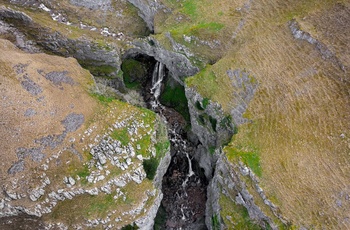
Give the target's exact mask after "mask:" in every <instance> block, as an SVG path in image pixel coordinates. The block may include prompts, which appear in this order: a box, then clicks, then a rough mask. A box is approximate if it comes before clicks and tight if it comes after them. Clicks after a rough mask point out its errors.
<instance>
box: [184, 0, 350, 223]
mask: <svg viewBox="0 0 350 230" xmlns="http://www.w3.org/2000/svg"><path fill="white" fill-rule="evenodd" d="M185 2H189V1H185ZM336 2H337V1H307V2H305V1H297V0H294V1H279V0H275V1H265V0H261V1H254V2H253V3H252V5H251V8H250V10H249V11H248V12H246V13H245V12H244V11H238V10H237V8H238V7H241V8H242V2H235V3H230V4H229V5H230V6H229V7H227V4H228V2H227V1H220V3H218V6H219V7H218V8H217V10H214V9H213V8H212V7H210V5H208V6H209V8H210V9H211V10H213V12H212V13H211V14H209V15H208V14H200V15H198V16H197V18H200V19H201V20H208V21H211V20H212V18H213V15H218V14H223V15H222V16H220V17H223V18H225V20H224V21H221V23H223V24H225V27H224V28H223V29H222V31H220V32H219V33H227V34H230V35H232V36H233V32H232V30H228V29H227V28H229V27H232V25H235V26H237V28H238V25H239V19H240V18H243V19H244V21H245V25H244V26H243V28H242V29H241V30H238V33H237V36H236V38H235V39H232V40H227V41H226V40H225V42H224V43H226V44H229V51H228V52H227V55H226V56H225V57H224V58H222V59H221V60H219V61H218V62H217V63H215V64H214V65H212V66H207V67H206V68H205V70H203V71H202V72H200V73H199V74H198V75H196V76H195V77H194V78H190V79H188V80H187V84H188V85H189V86H191V87H195V88H197V89H198V91H199V92H200V93H201V94H202V95H203V96H204V97H208V98H210V99H212V100H214V101H217V102H219V103H220V104H221V105H222V106H223V108H224V109H225V111H227V112H229V111H230V110H231V109H232V108H234V107H235V105H236V101H237V98H234V96H233V93H234V92H233V89H232V88H231V87H230V84H231V83H230V82H229V78H228V76H227V75H226V70H228V69H241V70H244V69H245V70H246V71H248V72H249V73H250V74H251V75H253V76H254V77H255V78H256V80H257V81H258V83H259V86H258V90H257V92H256V95H255V97H254V99H253V100H252V101H251V103H250V105H249V107H248V111H247V112H246V114H245V116H246V117H247V118H249V119H251V120H252V123H251V124H244V125H242V126H241V127H239V133H238V135H237V136H236V137H235V138H234V139H233V140H232V142H231V143H230V145H229V146H228V147H226V148H225V151H226V153H227V155H228V157H229V159H231V160H232V161H236V160H237V157H234V154H233V152H232V151H237V149H239V150H240V151H241V152H247V153H250V154H251V153H252V152H253V153H254V154H258V156H259V158H260V166H261V171H262V176H261V185H262V187H263V189H264V190H265V191H266V192H267V194H268V197H270V198H271V199H272V200H274V201H275V202H276V203H277V205H279V207H280V209H281V211H282V214H283V215H284V216H286V217H287V218H288V219H289V220H291V221H292V222H293V224H295V225H298V226H301V225H303V226H307V227H315V228H320V227H321V226H329V227H331V228H338V227H340V226H343V224H347V225H348V224H349V223H346V222H344V220H345V218H346V217H348V216H347V215H348V213H347V212H346V210H349V206H348V204H346V203H345V198H344V195H342V194H344V193H348V192H349V187H347V185H348V184H349V180H350V179H349V173H350V169H349V167H348V165H349V161H350V160H349V152H350V146H349V145H350V141H349V136H350V133H349V129H350V126H349V120H350V114H349V111H350V104H349V83H348V82H349V76H348V74H347V73H344V72H342V71H341V70H340V69H339V68H338V67H337V66H336V65H334V64H332V63H331V62H329V61H326V60H323V59H322V57H321V55H320V53H319V52H318V51H317V50H316V49H315V47H314V46H313V45H310V44H308V43H307V42H305V41H298V40H295V39H294V38H293V37H292V35H291V32H290V30H289V28H288V25H287V23H288V21H289V20H291V19H292V18H293V17H296V18H297V19H299V20H301V19H303V18H304V17H306V18H304V20H303V21H302V22H303V23H302V26H304V27H303V28H305V29H308V28H313V30H308V31H309V32H310V33H311V34H312V35H313V36H314V37H316V38H318V39H320V40H321V41H323V42H324V43H325V44H327V45H329V47H330V49H331V50H332V51H334V52H336V55H337V56H339V59H341V61H342V62H343V64H344V65H345V66H349V64H350V60H349V57H348V52H346V50H347V51H349V43H348V42H346V41H347V40H346V39H348V38H347V36H346V34H348V32H349V31H348V28H345V27H343V28H342V29H339V28H338V29H334V28H337V26H338V25H337V21H336V19H335V18H337V17H339V15H337V13H338V12H339V10H334V8H333V7H334V5H335V3H336ZM338 2H343V4H346V5H347V7H349V4H348V3H346V2H345V1H338ZM206 4H207V1H203V4H202V5H205V6H206ZM208 4H209V3H208ZM221 5H226V7H225V10H223V9H221V8H220V6H221ZM197 12H198V11H197ZM203 12H204V11H203ZM327 14H328V16H327ZM322 15H326V16H322ZM332 15H333V16H332ZM342 16H343V17H346V16H344V12H343V15H342ZM220 17H216V18H218V20H220ZM330 19H333V20H330ZM332 23H333V24H332ZM338 23H339V22H338ZM343 23H344V22H343ZM329 28H333V29H332V32H333V33H336V32H338V33H339V34H334V35H333V36H332V35H329V33H327V30H328V29H329ZM327 35H328V37H327ZM218 36H220V35H218ZM183 43H184V42H183ZM341 78H342V79H347V82H344V81H341V80H340V79H341ZM231 95H232V96H231ZM341 134H344V135H345V137H344V138H342V137H341V136H340V135H341ZM234 149H236V150H234ZM246 158H248V157H246ZM253 163H254V162H253ZM340 202H341V203H342V205H341V206H340V205H339V204H340ZM337 204H338V205H337ZM336 226H337V227H336ZM343 227H344V226H343Z"/></svg>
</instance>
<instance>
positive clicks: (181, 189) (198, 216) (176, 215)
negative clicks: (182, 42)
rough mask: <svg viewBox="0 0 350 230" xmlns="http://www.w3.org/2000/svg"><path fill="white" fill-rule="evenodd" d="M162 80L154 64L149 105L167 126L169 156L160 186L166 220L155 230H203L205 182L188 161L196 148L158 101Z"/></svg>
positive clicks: (172, 113) (162, 68) (158, 66)
mask: <svg viewBox="0 0 350 230" xmlns="http://www.w3.org/2000/svg"><path fill="white" fill-rule="evenodd" d="M164 78H165V66H164V64H162V63H160V62H157V63H156V64H155V67H154V70H153V73H152V86H151V89H150V93H151V95H152V97H151V101H150V106H151V108H152V109H153V110H154V111H156V112H158V113H159V114H160V115H161V116H162V117H163V118H164V119H165V120H166V122H167V124H168V132H169V139H170V143H171V155H172V162H171V164H170V166H169V169H168V171H167V173H166V175H165V176H164V178H163V186H162V187H163V189H162V190H163V194H164V197H163V201H162V206H163V208H164V209H165V211H166V216H167V217H166V221H165V223H164V224H163V225H162V226H158V228H160V229H206V226H205V223H204V217H205V203H206V186H207V181H206V179H205V178H204V177H200V176H199V175H198V173H196V171H200V168H199V166H198V164H196V162H192V160H191V155H193V152H194V150H195V147H194V146H193V145H192V143H190V142H189V141H187V140H186V139H185V138H184V136H186V135H185V133H184V132H183V130H182V129H181V128H180V129H179V128H178V127H177V126H178V123H179V122H177V121H176V120H177V118H176V117H180V115H179V114H178V113H176V112H175V111H173V110H171V109H170V108H167V107H165V106H163V105H162V104H161V103H160V102H159V96H160V94H161V88H162V82H163V79H164ZM193 163H195V166H194V165H193ZM194 168H195V169H196V170H194Z"/></svg>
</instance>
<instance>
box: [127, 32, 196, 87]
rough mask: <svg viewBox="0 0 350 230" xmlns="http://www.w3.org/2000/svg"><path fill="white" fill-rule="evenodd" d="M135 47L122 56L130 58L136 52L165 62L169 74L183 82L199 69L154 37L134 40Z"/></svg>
mask: <svg viewBox="0 0 350 230" xmlns="http://www.w3.org/2000/svg"><path fill="white" fill-rule="evenodd" d="M133 44H134V46H135V48H132V49H129V50H128V51H127V52H126V53H125V54H124V55H123V57H124V58H132V57H135V56H136V55H138V54H143V55H148V56H151V57H154V59H156V60H157V61H159V62H161V63H163V64H165V66H166V67H167V69H168V70H169V71H170V74H171V76H172V77H173V78H174V79H175V80H176V81H178V82H179V83H180V84H183V81H184V79H185V77H188V76H193V75H194V74H196V73H197V72H198V71H199V69H198V68H197V67H196V66H194V65H193V64H192V63H191V62H190V61H189V59H188V57H186V56H185V55H183V54H180V53H177V52H174V51H169V50H167V49H165V48H164V47H162V46H161V45H160V44H159V42H158V41H157V40H156V39H154V38H151V37H149V38H147V39H144V40H136V41H134V43H133Z"/></svg>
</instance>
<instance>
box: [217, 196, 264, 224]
mask: <svg viewBox="0 0 350 230" xmlns="http://www.w3.org/2000/svg"><path fill="white" fill-rule="evenodd" d="M219 203H220V206H221V208H222V209H221V216H224V217H230V220H228V219H226V218H223V221H224V223H225V225H226V226H227V227H228V229H249V230H260V229H262V228H261V227H260V226H259V225H257V224H255V223H253V222H252V220H251V219H250V218H249V213H248V210H247V209H246V208H245V207H244V206H242V205H238V204H236V203H235V202H234V201H232V200H231V199H230V198H229V197H227V196H225V195H223V194H222V195H221V196H220V199H219ZM233 223H234V224H233Z"/></svg>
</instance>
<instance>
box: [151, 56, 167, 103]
mask: <svg viewBox="0 0 350 230" xmlns="http://www.w3.org/2000/svg"><path fill="white" fill-rule="evenodd" d="M164 75H165V73H164V64H163V63H161V62H157V63H156V65H155V66H154V70H153V74H152V88H151V94H152V95H153V96H154V101H152V102H151V106H152V108H153V109H155V108H157V107H159V106H160V103H159V101H158V98H159V95H160V90H161V87H162V81H163V78H164Z"/></svg>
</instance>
